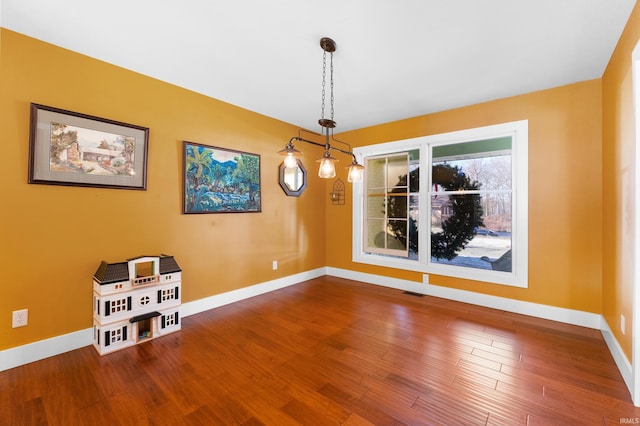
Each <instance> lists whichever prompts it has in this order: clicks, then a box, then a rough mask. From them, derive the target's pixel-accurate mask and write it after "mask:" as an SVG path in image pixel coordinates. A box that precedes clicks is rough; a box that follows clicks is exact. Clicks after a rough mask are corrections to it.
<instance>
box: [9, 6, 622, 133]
mask: <svg viewBox="0 0 640 426" xmlns="http://www.w3.org/2000/svg"><path fill="white" fill-rule="evenodd" d="M634 3H635V0H393V1H392V0H386V1H385V0H325V1H323V2H318V1H313V2H312V1H309V0H274V1H264V0H227V1H220V0H183V1H181V2H178V1H175V0H172V1H169V0H110V1H103V2H97V1H88V0H56V1H51V0H0V6H1V9H0V23H1V25H2V26H3V27H5V28H8V29H10V30H13V31H17V32H19V33H23V34H26V35H29V36H31V37H34V38H37V39H41V40H44V41H47V42H50V43H52V44H55V45H58V46H62V47H65V48H67V49H70V50H73V51H76V52H80V53H83V54H86V55H89V56H92V57H95V58H98V59H101V60H103V61H106V62H109V63H112V64H116V65H119V66H121V67H124V68H127V69H130V70H133V71H137V72H140V73H142V74H146V75H148V76H152V77H155V78H157V79H160V80H164V81H167V82H170V83H173V84H176V85H178V86H181V87H184V88H187V89H190V90H193V91H195V92H199V93H202V94H205V95H208V96H211V97H213V98H216V99H220V100H223V101H226V102H229V103H231V104H234V105H238V106H241V107H243V108H246V109H249V110H252V111H255V112H258V113H261V114H264V115H266V116H269V117H273V118H276V119H279V120H282V121H285V122H288V123H292V124H295V125H297V126H301V127H305V128H308V129H312V130H317V128H318V125H317V120H318V118H320V102H321V82H322V53H323V52H322V49H321V48H320V45H319V40H320V38H321V37H323V36H328V37H331V38H333V39H334V40H335V41H336V44H337V50H336V52H335V53H334V80H335V121H336V122H337V127H336V132H340V131H345V130H351V129H357V128H361V127H366V126H370V125H374V124H380V123H385V122H389V121H393V120H398V119H402V118H409V117H413V116H417V115H422V114H427V113H432V112H437V111H442V110H446V109H450V108H455V107H459V106H464V105H470V104H475V103H478V102H483V101H488V100H492V99H498V98H503V97H508V96H513V95H517V94H522V93H528V92H531V91H535V90H540V89H546V88H550V87H557V86H561V85H565V84H569V83H573V82H578V81H583V80H590V79H593V78H599V77H601V76H602V74H603V72H604V70H605V68H606V66H607V63H608V61H609V58H610V56H611V54H612V52H613V50H614V48H615V45H616V43H617V41H618V38H619V36H620V34H621V33H622V30H623V28H624V25H625V24H626V22H627V19H628V17H629V15H630V13H631V10H632V8H633V5H634ZM325 115H326V116H329V112H328V107H327V112H326V113H325Z"/></svg>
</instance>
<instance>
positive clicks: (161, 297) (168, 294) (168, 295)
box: [158, 287, 178, 303]
mask: <svg viewBox="0 0 640 426" xmlns="http://www.w3.org/2000/svg"><path fill="white" fill-rule="evenodd" d="M177 298H178V287H173V288H167V289H164V290H158V303H162V302H166V301H167V300H175V299H177Z"/></svg>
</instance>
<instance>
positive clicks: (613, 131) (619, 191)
mask: <svg viewBox="0 0 640 426" xmlns="http://www.w3.org/2000/svg"><path fill="white" fill-rule="evenodd" d="M638 40H640V5H638V4H636V6H635V7H634V9H633V12H632V14H631V16H630V18H629V21H628V22H627V26H626V28H625V30H624V32H623V34H622V37H621V38H620V40H619V41H618V46H617V47H616V50H615V52H614V54H613V55H612V57H611V60H610V61H609V65H608V67H607V69H606V71H605V73H604V76H603V77H602V86H603V112H604V114H603V121H602V123H603V124H602V127H603V136H602V139H603V172H604V173H603V185H604V188H609V189H610V190H609V191H605V192H604V194H603V205H604V206H605V209H604V216H603V220H604V229H605V230H606V232H605V233H604V241H603V307H604V308H603V314H604V317H605V319H606V320H607V323H608V324H609V326H610V327H611V329H612V330H613V333H614V335H615V336H616V339H617V340H618V342H619V343H620V346H621V347H622V349H623V350H624V352H625V353H626V355H627V357H628V358H629V359H631V353H632V350H631V348H632V340H631V336H632V333H631V318H632V299H633V273H634V271H633V266H634V265H635V264H636V263H637V262H638V254H634V250H633V243H634V241H633V234H634V224H633V216H634V210H633V205H634V202H635V201H634V190H635V186H634V184H633V179H634V177H635V173H636V169H635V164H634V156H635V137H636V136H635V131H636V130H635V123H634V105H633V73H632V61H631V55H632V52H633V49H634V48H635V46H636V44H637V43H638ZM620 315H624V316H625V317H626V319H627V324H628V325H627V331H626V333H625V334H623V333H622V331H621V330H620Z"/></svg>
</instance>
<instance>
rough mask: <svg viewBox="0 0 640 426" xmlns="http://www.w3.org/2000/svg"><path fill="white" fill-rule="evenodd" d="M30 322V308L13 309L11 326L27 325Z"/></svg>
mask: <svg viewBox="0 0 640 426" xmlns="http://www.w3.org/2000/svg"><path fill="white" fill-rule="evenodd" d="M28 322H29V310H28V309H20V310H19V311H13V320H12V322H11V327H13V328H16V327H25V326H26V325H27V323H28Z"/></svg>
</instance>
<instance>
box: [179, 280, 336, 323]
mask: <svg viewBox="0 0 640 426" xmlns="http://www.w3.org/2000/svg"><path fill="white" fill-rule="evenodd" d="M326 274H327V272H326V268H318V269H313V270H311V271H307V272H301V273H299V274H295V275H290V276H288V277H283V278H279V279H277V280H272V281H266V282H263V283H260V284H255V285H252V286H249V287H244V288H239V289H237V290H232V291H228V292H226V293H221V294H216V295H214V296H209V297H205V298H204V299H199V300H194V301H193V302H187V303H183V304H182V308H181V313H182V317H183V318H184V317H187V316H189V315H194V314H198V313H200V312H204V311H208V310H209V309H214V308H218V307H220V306H224V305H228V304H230V303H234V302H238V301H240V300H244V299H249V298H250V297H254V296H259V295H261V294H264V293H268V292H270V291H274V290H278V289H281V288H285V287H288V286H290V285H294V284H298V283H301V282H303V281H307V280H311V279H313V278H318V277H321V276H323V275H326Z"/></svg>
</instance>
